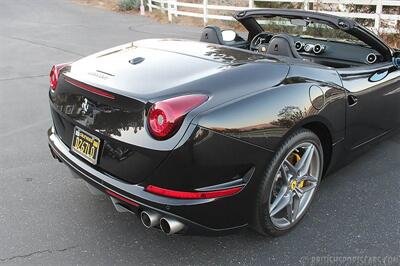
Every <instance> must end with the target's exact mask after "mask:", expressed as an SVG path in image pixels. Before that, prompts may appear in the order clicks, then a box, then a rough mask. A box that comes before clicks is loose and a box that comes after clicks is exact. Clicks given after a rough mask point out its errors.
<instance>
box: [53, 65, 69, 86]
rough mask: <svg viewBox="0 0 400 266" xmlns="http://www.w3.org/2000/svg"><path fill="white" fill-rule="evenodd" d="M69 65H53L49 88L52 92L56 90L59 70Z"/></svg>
mask: <svg viewBox="0 0 400 266" xmlns="http://www.w3.org/2000/svg"><path fill="white" fill-rule="evenodd" d="M68 65H69V63H65V64H59V65H54V66H53V67H52V68H51V71H50V88H51V89H52V90H53V91H54V90H55V89H56V88H57V83H58V77H59V76H60V73H61V70H62V69H63V68H65V67H66V66H68Z"/></svg>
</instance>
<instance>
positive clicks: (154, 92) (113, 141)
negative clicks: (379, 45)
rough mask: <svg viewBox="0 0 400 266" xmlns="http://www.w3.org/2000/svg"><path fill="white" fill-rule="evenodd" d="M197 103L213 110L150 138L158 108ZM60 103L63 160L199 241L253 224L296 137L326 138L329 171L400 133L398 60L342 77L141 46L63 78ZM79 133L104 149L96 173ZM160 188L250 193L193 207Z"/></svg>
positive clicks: (175, 44) (215, 51)
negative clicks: (189, 97)
mask: <svg viewBox="0 0 400 266" xmlns="http://www.w3.org/2000/svg"><path fill="white" fill-rule="evenodd" d="M257 12H258V11H257ZM329 18H331V17H329ZM386 71H387V73H386ZM382 73H386V74H385V75H383V74H382ZM376 75H378V76H379V79H378V78H376ZM371 77H373V78H371ZM65 78H72V79H76V80H79V81H80V82H83V83H85V84H87V85H90V86H93V87H96V88H99V89H102V90H105V91H107V92H109V93H111V94H112V95H113V96H114V97H115V99H114V100H113V99H108V98H105V97H101V96H98V95H95V94H93V93H91V92H88V91H85V90H82V89H81V88H78V87H76V86H74V85H72V84H70V83H68V82H67V81H66V80H65ZM196 93H201V94H206V95H208V96H209V100H208V101H207V102H206V103H204V104H203V105H201V106H200V107H198V108H196V109H194V110H193V111H192V112H190V113H189V114H188V115H187V116H186V117H185V120H184V122H183V124H182V126H181V128H180V129H179V130H178V132H177V133H176V134H175V135H174V136H173V137H172V138H170V139H168V140H165V141H158V140H155V139H153V138H152V137H151V136H150V135H149V133H148V130H147V125H146V124H147V123H146V118H147V111H148V109H149V107H150V106H151V105H152V103H154V102H156V101H158V100H163V99H167V98H170V97H174V96H178V95H185V94H196ZM49 97H50V106H51V113H52V117H53V122H54V127H53V129H51V130H49V144H50V147H51V149H52V151H53V152H54V154H55V156H56V157H57V158H59V159H60V160H62V161H63V162H65V163H66V164H67V165H69V166H70V167H71V168H72V169H73V171H74V172H76V173H77V174H78V175H80V176H81V177H82V178H84V179H85V180H86V181H87V182H89V183H91V184H92V185H95V186H96V187H98V188H99V189H101V190H105V189H112V190H113V191H116V192H118V193H121V194H122V195H125V196H126V197H129V198H131V199H133V200H135V201H137V202H138V203H139V204H140V208H139V210H140V209H147V208H150V209H155V210H157V211H159V212H163V213H165V214H166V215H171V216H174V217H176V218H177V219H180V220H182V221H184V222H185V223H186V224H188V228H189V230H191V231H193V232H206V231H210V232H221V231H225V230H230V229H233V228H240V227H242V226H245V225H247V224H248V222H249V217H250V214H251V211H252V208H251V206H253V205H254V204H253V200H254V191H255V189H256V188H257V186H258V185H259V182H260V179H261V178H262V175H263V173H264V171H265V169H266V167H267V166H268V164H269V162H270V160H271V159H272V157H273V156H274V153H275V151H276V150H277V149H278V148H279V146H280V145H281V143H282V142H283V141H284V140H285V139H286V138H287V136H288V135H289V134H290V133H291V132H293V131H294V130H296V129H298V128H301V127H306V128H309V129H311V130H313V131H314V132H315V133H316V134H318V135H319V137H320V139H321V141H322V143H323V145H324V153H325V156H324V158H325V172H327V171H329V170H333V169H334V168H335V167H337V166H339V165H340V164H341V163H342V162H344V161H346V158H350V156H351V154H353V153H356V151H357V150H358V149H359V148H361V147H362V146H364V145H365V144H367V143H371V142H372V141H373V140H375V139H378V138H379V137H380V136H383V135H385V134H387V133H388V132H390V131H391V130H392V129H394V128H396V127H398V126H399V125H400V104H399V103H400V71H399V70H398V69H397V68H396V67H394V65H393V64H392V63H391V61H390V62H389V61H388V62H384V63H381V64H376V65H371V66H362V67H351V68H340V69H334V68H331V67H326V66H323V65H318V64H315V63H312V62H310V61H307V60H298V59H289V58H282V57H280V58H277V57H271V56H267V55H264V54H258V53H254V52H250V51H246V50H244V49H237V48H230V47H227V46H219V45H212V44H206V43H200V42H191V41H183V40H147V41H139V42H135V43H130V44H127V45H122V46H119V47H116V48H112V49H109V50H107V51H104V52H100V53H97V54H95V55H92V56H89V57H87V58H84V59H81V60H79V61H77V62H75V63H73V64H72V65H71V67H70V68H68V69H66V70H65V71H64V72H63V74H62V75H61V77H60V81H59V85H58V87H57V89H56V90H55V91H54V92H52V91H50V92H49ZM84 107H85V108H84ZM75 126H79V127H81V128H83V129H84V130H87V131H88V132H90V133H92V134H94V135H96V136H97V137H99V138H100V139H101V141H102V147H101V154H100V156H99V157H100V158H99V162H98V164H97V165H96V166H93V165H90V164H89V163H88V162H86V161H83V160H81V159H80V158H79V157H78V156H75V155H74V154H73V153H71V152H70V151H69V149H70V144H71V141H72V133H73V129H74V127H75ZM149 184H151V185H156V186H160V187H163V188H168V189H174V190H181V191H204V190H207V189H209V187H210V186H214V187H215V186H216V187H218V188H219V189H221V188H228V187H230V186H232V184H234V185H238V184H241V185H244V189H243V190H242V191H241V192H240V193H238V194H237V195H234V196H231V197H225V198H219V199H207V200H205V199H202V200H182V199H172V198H166V197H160V196H157V195H154V194H151V193H148V192H146V191H145V190H144V188H145V187H146V186H147V185H149Z"/></svg>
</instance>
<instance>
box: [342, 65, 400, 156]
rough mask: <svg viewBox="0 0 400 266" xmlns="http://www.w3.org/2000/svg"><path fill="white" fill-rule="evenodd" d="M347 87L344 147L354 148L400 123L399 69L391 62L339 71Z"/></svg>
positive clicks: (344, 85)
mask: <svg viewBox="0 0 400 266" xmlns="http://www.w3.org/2000/svg"><path fill="white" fill-rule="evenodd" d="M338 73H339V75H340V76H341V78H342V82H343V87H344V88H345V89H346V90H347V112H346V138H347V146H348V147H349V148H351V149H356V148H358V147H361V146H363V144H367V143H368V142H370V141H372V140H374V139H375V138H378V137H379V136H382V135H384V134H386V133H388V132H389V131H390V130H391V129H393V128H395V127H396V126H397V125H400V70H399V69H398V68H396V67H395V66H394V65H393V64H392V63H391V62H387V63H382V64H376V65H372V66H366V67H354V68H347V69H340V70H338Z"/></svg>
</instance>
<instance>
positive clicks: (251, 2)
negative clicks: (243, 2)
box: [249, 0, 254, 8]
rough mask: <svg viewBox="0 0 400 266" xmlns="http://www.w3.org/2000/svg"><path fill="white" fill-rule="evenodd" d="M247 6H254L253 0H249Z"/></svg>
mask: <svg viewBox="0 0 400 266" xmlns="http://www.w3.org/2000/svg"><path fill="white" fill-rule="evenodd" d="M249 8H254V0H249Z"/></svg>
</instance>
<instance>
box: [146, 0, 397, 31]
mask: <svg viewBox="0 0 400 266" xmlns="http://www.w3.org/2000/svg"><path fill="white" fill-rule="evenodd" d="M255 1H256V2H270V3H272V2H280V3H282V2H285V3H302V4H303V9H304V10H309V4H310V3H313V4H315V5H324V4H337V5H338V6H341V7H343V8H341V9H342V10H343V11H340V12H338V11H324V10H320V11H319V12H323V13H328V14H332V15H337V16H343V17H349V18H360V19H369V20H373V21H374V27H373V28H372V29H373V30H374V31H375V32H382V31H384V32H393V31H395V29H394V27H384V26H383V25H382V21H383V20H385V21H387V20H389V21H392V22H394V25H395V23H396V22H397V21H399V20H400V14H398V13H397V14H384V13H383V7H385V6H388V7H400V0H305V1H299V0H284V1H278V0H249V1H248V5H247V6H220V5H209V4H208V0H203V3H187V2H179V0H147V6H148V8H149V11H150V12H152V10H153V9H159V10H161V12H164V13H167V15H168V19H169V21H172V19H173V17H174V16H188V17H197V18H202V19H203V22H204V24H207V23H208V20H209V19H218V20H234V19H233V17H232V16H227V15H215V14H209V10H220V11H232V12H233V11H238V10H244V9H249V8H254V6H255V5H254V2H255ZM346 5H368V6H376V13H375V14H372V13H350V12H346V11H345V10H346V8H345V7H346ZM185 7H186V8H190V10H192V9H195V10H198V12H193V11H190V12H189V11H186V10H184V9H183V10H182V8H185Z"/></svg>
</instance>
